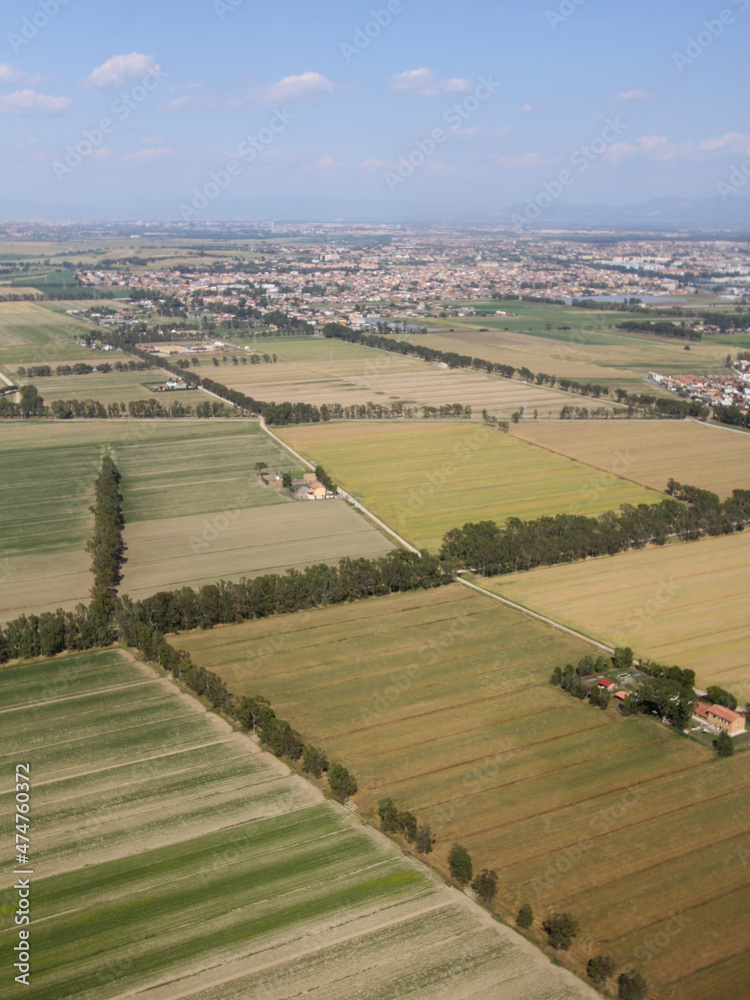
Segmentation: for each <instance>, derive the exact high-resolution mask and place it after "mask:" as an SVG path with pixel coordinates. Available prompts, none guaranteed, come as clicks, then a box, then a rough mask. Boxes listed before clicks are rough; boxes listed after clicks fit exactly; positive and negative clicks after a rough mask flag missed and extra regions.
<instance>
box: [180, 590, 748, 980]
mask: <svg viewBox="0 0 750 1000" xmlns="http://www.w3.org/2000/svg"><path fill="white" fill-rule="evenodd" d="M173 641H174V642H175V644H176V645H179V646H181V647H183V648H186V649H188V650H189V651H190V653H191V654H192V655H193V656H194V658H195V660H196V662H198V663H202V664H205V665H207V666H211V667H212V669H214V670H216V671H218V673H220V674H221V676H222V677H223V678H224V679H225V680H226V682H227V684H228V686H229V688H230V690H232V691H234V692H235V693H237V694H262V695H264V696H265V697H267V698H269V699H270V700H271V702H272V704H273V705H274V707H275V709H276V710H277V712H278V713H279V715H280V716H282V717H283V718H286V719H289V720H290V722H291V723H292V725H294V726H295V727H296V728H297V729H298V730H299V731H300V733H301V734H302V735H303V737H304V738H305V739H308V740H311V741H313V742H315V743H319V744H320V745H322V746H323V747H325V748H326V749H327V751H328V752H329V754H330V755H331V756H332V757H333V758H335V759H337V760H341V761H343V762H344V763H345V764H346V765H347V766H348V767H350V768H351V769H352V771H353V772H354V773H355V774H356V775H357V777H358V779H359V785H360V794H358V796H357V801H358V804H359V805H360V808H361V809H362V811H363V813H364V814H365V815H366V816H367V817H368V818H370V819H371V820H372V821H373V822H377V819H376V807H377V803H378V800H379V799H380V798H381V797H383V796H391V797H392V798H393V799H394V801H395V802H396V805H397V806H398V807H399V808H400V809H410V810H413V812H414V813H415V814H416V816H417V818H418V820H419V821H420V822H426V823H429V824H430V825H431V826H432V829H433V831H434V832H435V833H436V834H437V837H438V841H437V843H436V845H435V854H434V855H433V856H434V857H436V859H437V863H438V866H439V867H440V868H441V870H445V868H446V859H447V853H448V850H449V848H450V846H451V844H452V843H453V841H454V840H458V841H460V843H462V844H464V845H465V846H466V847H467V849H468V850H469V851H470V853H471V855H472V858H473V861H474V869H475V871H477V870H479V869H481V868H483V867H491V868H495V869H496V870H497V871H498V873H499V877H500V887H499V892H498V897H497V907H498V909H499V910H500V912H501V913H502V915H503V916H504V917H505V918H506V919H508V920H511V919H513V918H514V917H515V914H516V912H517V909H518V907H519V906H520V905H521V904H522V903H524V902H530V903H531V904H532V906H533V909H534V912H535V914H536V915H537V923H536V925H535V926H536V927H537V928H538V927H539V922H541V920H542V919H544V918H545V917H546V915H547V914H548V913H549V912H550V911H551V910H564V911H568V912H570V913H572V914H573V915H574V916H575V917H576V918H577V919H578V920H579V921H580V923H581V934H580V937H579V939H578V940H577V941H576V942H575V944H574V947H573V951H572V956H573V959H574V961H575V962H576V963H577V965H578V968H579V969H582V968H583V967H584V966H585V963H586V961H588V959H589V958H590V957H591V956H592V955H595V954H597V953H599V952H604V953H611V954H612V955H613V956H614V957H615V959H616V960H617V963H618V965H619V967H620V968H629V967H631V966H636V967H639V968H641V969H642V971H643V973H644V975H645V976H646V978H647V979H648V981H649V982H650V983H651V984H652V988H653V989H652V991H651V992H650V993H649V995H654V996H655V997H661V996H667V997H670V998H674V1000H698V998H700V1000H721V998H723V997H725V996H726V995H727V990H728V989H729V988H730V987H731V986H732V985H733V984H735V983H737V982H738V977H740V978H741V977H742V975H743V974H744V975H746V974H747V972H748V968H749V967H750V953H749V952H748V923H747V920H748V917H747V914H748V908H747V904H748V900H750V869H748V867H747V866H742V865H740V864H738V859H739V857H740V853H741V852H742V850H743V849H744V847H743V845H746V840H747V823H748V820H749V819H750V807H749V806H748V802H749V801H750V798H749V797H748V794H747V793H748V787H750V768H748V766H747V758H746V756H745V755H739V757H738V756H735V757H734V758H732V759H730V760H729V761H726V762H723V763H722V764H721V765H720V766H721V767H722V768H724V765H726V768H725V769H724V770H722V772H721V775H718V773H717V771H716V767H717V763H716V761H715V759H714V755H713V753H712V752H711V751H710V750H708V749H706V748H704V747H701V746H698V745H697V744H695V743H692V742H688V741H683V740H681V739H679V738H678V737H676V736H675V735H674V734H673V733H672V732H671V731H669V730H667V729H666V728H664V727H661V726H659V725H658V724H657V723H655V722H652V721H651V720H649V719H647V718H644V717H633V718H629V719H622V718H619V717H618V716H617V715H616V713H615V712H614V711H612V710H610V711H607V712H602V711H601V710H600V709H598V708H594V707H593V706H589V705H587V704H582V703H581V702H578V701H576V700H575V699H573V698H571V697H570V696H569V695H568V694H566V693H564V692H562V691H560V689H559V688H554V687H552V686H551V685H550V684H549V676H550V673H551V671H552V668H553V667H554V666H556V665H560V664H564V663H565V662H567V661H569V660H572V661H575V660H577V659H578V658H579V657H580V656H581V655H582V653H584V652H588V651H590V647H589V648H587V647H586V645H585V644H584V643H583V642H581V641H578V640H576V639H574V638H573V637H571V636H567V635H565V634H564V633H561V632H559V631H557V630H554V629H552V628H551V627H549V626H546V625H543V624H542V623H540V622H537V621H535V620H531V619H530V618H528V617H527V616H524V615H522V614H521V613H519V612H515V611H513V610H511V609H509V608H506V607H503V606H501V605H499V604H498V603H497V602H495V601H493V600H491V599H490V598H485V597H482V596H480V595H476V594H473V593H470V592H468V591H467V590H466V589H465V588H462V587H460V585H458V584H456V585H453V586H450V587H445V588H442V589H441V590H440V591H436V592H430V593H426V594H425V593H422V594H419V593H416V594H405V595H394V596H392V597H385V598H377V599H373V600H370V601H367V602H364V603H362V602H360V603H358V604H356V605H349V606H345V607H337V608H330V609H323V610H319V611H315V612H306V613H303V614H300V615H292V616H288V617H285V618H284V619H268V620H264V621H259V622H255V623H247V624H243V625H230V626H226V627H221V628H217V629H214V630H213V631H212V632H211V633H209V634H193V635H189V636H181V637H178V638H177V639H175V640H173ZM743 758H744V759H743ZM730 915H731V916H730ZM670 990H671V992H670Z"/></svg>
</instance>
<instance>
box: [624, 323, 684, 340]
mask: <svg viewBox="0 0 750 1000" xmlns="http://www.w3.org/2000/svg"><path fill="white" fill-rule="evenodd" d="M617 329H618V330H625V331H627V332H628V333H649V334H652V335H653V336H655V337H673V338H675V339H677V340H692V341H700V340H703V334H702V332H701V331H700V330H693V329H691V328H690V327H688V326H685V325H684V323H680V324H678V323H672V322H671V321H670V320H666V319H660V320H655V321H649V320H628V321H627V322H625V323H618V325H617Z"/></svg>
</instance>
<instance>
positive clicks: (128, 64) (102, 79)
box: [83, 52, 163, 90]
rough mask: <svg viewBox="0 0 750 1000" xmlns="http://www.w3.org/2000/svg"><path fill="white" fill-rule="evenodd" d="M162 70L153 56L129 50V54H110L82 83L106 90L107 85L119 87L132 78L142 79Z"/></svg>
mask: <svg viewBox="0 0 750 1000" xmlns="http://www.w3.org/2000/svg"><path fill="white" fill-rule="evenodd" d="M162 72H163V70H162V68H161V66H160V65H159V64H158V63H157V62H156V61H155V60H154V57H153V56H147V55H144V54H143V53H142V52H131V53H130V54H129V55H119V56H112V58H111V59H108V60H107V61H106V62H105V63H102V65H101V66H97V67H96V69H95V70H94V71H93V72H92V73H91V74H90V75H89V76H87V77H86V79H85V80H84V81H83V83H84V86H86V87H93V88H94V89H95V90H106V89H107V88H108V87H121V86H122V85H123V84H125V83H129V82H130V81H132V80H142V79H143V78H144V77H146V76H153V75H155V74H159V73H162Z"/></svg>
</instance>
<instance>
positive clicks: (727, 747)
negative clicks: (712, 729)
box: [713, 729, 734, 757]
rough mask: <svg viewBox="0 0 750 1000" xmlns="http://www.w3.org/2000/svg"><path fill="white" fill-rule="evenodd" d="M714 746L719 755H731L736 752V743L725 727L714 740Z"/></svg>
mask: <svg viewBox="0 0 750 1000" xmlns="http://www.w3.org/2000/svg"><path fill="white" fill-rule="evenodd" d="M713 747H714V750H715V751H716V755H717V757H731V756H732V754H733V753H734V743H733V742H732V737H731V736H730V735H729V733H727V732H725V731H724V730H723V729H722V731H721V732H720V733H719V735H718V736H717V737H716V739H715V740H714V741H713Z"/></svg>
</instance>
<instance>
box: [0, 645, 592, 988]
mask: <svg viewBox="0 0 750 1000" xmlns="http://www.w3.org/2000/svg"><path fill="white" fill-rule="evenodd" d="M0 694H1V695H2V697H1V698H0V701H1V702H2V704H3V706H4V708H3V713H4V714H3V726H2V735H1V736H0V756H2V759H3V778H2V782H0V802H1V803H2V805H3V809H4V815H6V816H12V815H13V812H14V808H13V807H14V798H15V788H14V787H13V781H14V771H15V766H16V765H17V764H18V763H26V764H28V765H29V766H30V772H31V792H30V795H31V799H30V803H31V809H30V812H29V816H30V833H29V834H28V836H29V837H30V840H31V848H30V852H31V853H30V860H31V862H32V865H30V867H31V868H32V871H33V875H32V876H31V897H30V898H31V913H32V923H31V925H30V928H29V929H30V939H31V954H32V959H31V975H30V986H29V987H28V988H27V987H22V986H20V985H17V984H16V983H14V982H13V977H14V975H16V974H17V970H15V969H14V968H13V965H12V963H13V961H14V960H16V956H14V951H13V950H12V949H13V947H14V946H15V945H16V944H18V941H19V936H18V928H17V927H15V926H14V925H13V922H12V921H11V920H10V919H6V920H3V925H2V928H0V954H2V956H3V957H2V960H1V961H0V972H1V974H2V976H3V981H4V982H5V983H8V984H10V985H8V987H7V990H6V994H7V995H8V996H10V995H11V993H13V995H15V993H18V995H19V996H20V995H21V991H22V990H25V992H24V993H23V995H25V996H28V997H30V998H31V1000H66V998H69V1000H72V998H76V1000H79V998H80V1000H84V998H85V1000H109V998H112V1000H114V998H117V997H124V996H139V995H148V996H154V997H158V998H159V1000H178V998H180V1000H185V998H189V997H194V998H196V1000H199V998H200V1000H206V998H209V997H213V998H216V1000H219V998H221V1000H240V998H245V997H267V998H269V1000H270V998H273V1000H287V998H288V1000H292V998H295V997H299V996H300V995H301V994H304V995H305V996H310V997H313V998H314V997H319V998H321V1000H323V998H325V1000H343V998H345V997H346V998H349V997H356V998H358V1000H386V998H388V1000H391V998H393V997H407V996H408V997H411V998H413V1000H432V998H435V997H452V998H456V1000H473V998H478V1000H494V998H503V1000H576V998H583V997H593V996H594V995H595V994H593V992H592V991H590V990H589V989H588V988H586V987H585V986H584V985H583V984H579V983H577V982H576V981H575V980H574V979H572V977H570V976H569V975H568V974H567V973H565V972H564V971H563V970H560V969H555V968H554V967H553V966H552V965H551V964H550V963H549V962H548V961H547V960H545V959H544V958H543V957H542V956H541V955H539V954H537V953H535V952H534V951H533V950H531V949H529V947H528V945H527V944H526V942H524V941H523V940H522V939H520V938H519V937H518V936H517V935H515V934H514V933H513V932H511V931H508V930H507V929H505V928H503V927H501V926H499V925H497V924H494V923H493V922H492V921H491V920H489V919H488V918H487V917H486V915H485V914H484V913H483V912H482V911H481V910H480V909H479V908H478V907H476V906H474V904H472V903H470V902H469V901H468V900H467V899H466V898H465V897H463V896H461V895H459V894H458V893H456V892H455V891H454V890H451V889H448V888H446V887H445V886H444V885H442V884H441V882H440V881H439V880H438V879H436V878H435V877H434V876H433V875H432V874H431V873H430V872H429V871H428V870H427V869H426V868H425V867H424V866H422V865H421V864H419V863H418V862H416V861H414V860H413V859H410V858H405V857H404V856H403V854H402V853H401V851H400V850H398V849H397V848H394V847H393V845H391V844H390V843H389V842H388V841H386V840H385V839H384V838H382V837H380V836H378V835H375V834H373V833H372V831H368V830H367V829H366V828H365V827H363V826H362V825H361V824H360V823H359V821H358V820H356V819H355V818H354V817H353V816H352V815H351V814H350V813H348V812H347V811H346V810H345V809H343V808H341V807H339V806H336V805H334V804H332V803H330V802H326V801H325V800H324V799H323V798H322V796H321V795H320V794H319V793H318V792H317V791H316V790H315V789H314V788H313V787H312V786H311V785H309V784H307V783H306V782H305V781H303V780H302V779H301V778H299V777H296V776H293V775H291V774H290V772H289V771H288V770H287V768H286V767H284V766H283V765H282V764H280V763H279V762H278V761H276V760H275V759H274V758H272V757H269V756H268V755H266V754H261V753H259V752H258V748H257V746H256V744H255V743H254V742H253V741H252V740H250V739H249V738H247V737H244V736H241V735H239V734H236V733H233V732H232V731H231V730H230V728H229V726H228V725H226V724H224V723H221V722H220V721H219V720H218V719H217V718H216V717H213V716H207V715H206V714H205V713H204V712H203V710H202V709H201V708H200V706H199V705H197V703H196V702H195V701H193V700H192V699H190V698H184V697H180V695H179V694H178V692H177V691H176V690H175V689H174V687H173V686H172V685H171V684H170V683H169V682H168V681H165V680H162V679H159V678H157V677H156V676H155V675H154V674H153V673H151V672H150V671H148V670H145V669H144V668H142V667H140V666H139V665H137V664H135V663H131V662H129V661H128V660H127V659H126V658H125V657H124V656H123V655H122V654H119V653H117V652H115V651H107V652H102V653H93V654H87V655H77V656H65V657H61V658H57V659H56V660H52V661H46V662H36V663H34V664H33V665H17V666H10V667H4V668H2V670H0ZM0 861H1V863H2V875H1V876H0V908H1V910H2V912H3V914H4V915H5V916H6V917H8V918H9V917H10V914H12V913H13V912H14V911H15V909H16V907H17V906H18V894H17V892H16V891H15V890H14V889H13V888H11V886H12V885H13V884H14V882H15V880H16V876H15V875H13V874H12V869H13V868H14V866H15V867H18V865H17V863H15V862H14V861H13V856H12V838H11V836H10V835H7V836H6V837H5V838H4V843H3V846H2V848H0Z"/></svg>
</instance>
